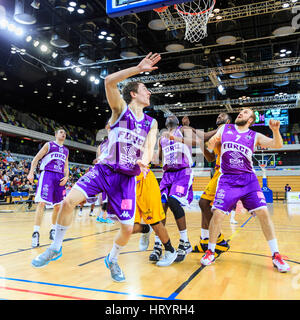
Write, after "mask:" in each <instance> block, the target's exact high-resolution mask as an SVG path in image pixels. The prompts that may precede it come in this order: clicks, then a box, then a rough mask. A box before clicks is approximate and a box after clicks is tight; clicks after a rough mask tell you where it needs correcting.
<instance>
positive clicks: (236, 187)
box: [212, 173, 267, 214]
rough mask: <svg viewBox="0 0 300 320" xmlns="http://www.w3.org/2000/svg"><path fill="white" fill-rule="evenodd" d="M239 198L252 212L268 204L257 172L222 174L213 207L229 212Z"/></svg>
mask: <svg viewBox="0 0 300 320" xmlns="http://www.w3.org/2000/svg"><path fill="white" fill-rule="evenodd" d="M238 200H241V201H242V203H243V206H244V207H245V208H246V209H247V210H248V211H249V212H250V213H252V212H253V211H255V210H256V209H260V208H262V207H266V206H267V203H266V199H265V196H264V194H263V192H262V191H261V188H260V185H259V182H258V179H257V177H256V174H255V173H244V174H240V175H238V174H221V175H220V177H219V180H218V185H217V190H216V195H215V200H214V203H213V206H212V209H219V210H221V211H223V212H224V213H225V214H229V213H230V212H231V210H233V208H234V207H235V205H236V203H237V202H238Z"/></svg>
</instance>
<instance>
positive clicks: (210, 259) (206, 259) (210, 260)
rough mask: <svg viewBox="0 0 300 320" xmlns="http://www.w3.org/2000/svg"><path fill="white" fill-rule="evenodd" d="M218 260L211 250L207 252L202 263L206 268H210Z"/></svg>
mask: <svg viewBox="0 0 300 320" xmlns="http://www.w3.org/2000/svg"><path fill="white" fill-rule="evenodd" d="M215 260H216V258H215V255H214V252H212V251H211V250H207V251H206V252H205V254H204V256H203V257H202V258H201V263H202V264H203V265H204V266H209V265H210V264H212V263H213V262H214V261H215Z"/></svg>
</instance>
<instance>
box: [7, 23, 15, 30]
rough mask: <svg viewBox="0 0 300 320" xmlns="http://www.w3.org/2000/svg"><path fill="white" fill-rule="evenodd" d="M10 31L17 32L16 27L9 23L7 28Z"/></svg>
mask: <svg viewBox="0 0 300 320" xmlns="http://www.w3.org/2000/svg"><path fill="white" fill-rule="evenodd" d="M7 29H8V31H11V32H13V31H15V30H16V26H15V25H14V24H13V23H9V24H8V26H7Z"/></svg>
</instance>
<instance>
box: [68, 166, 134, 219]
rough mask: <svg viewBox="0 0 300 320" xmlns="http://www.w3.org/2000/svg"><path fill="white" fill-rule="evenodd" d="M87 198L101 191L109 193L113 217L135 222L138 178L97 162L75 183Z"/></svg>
mask: <svg viewBox="0 0 300 320" xmlns="http://www.w3.org/2000/svg"><path fill="white" fill-rule="evenodd" d="M73 188H74V189H77V190H79V191H81V192H82V193H83V194H84V195H85V197H86V198H90V197H93V196H95V195H96V194H98V193H100V192H105V193H106V194H109V203H108V208H107V211H108V212H109V213H110V215H111V217H112V218H115V219H116V218H117V219H118V220H119V221H120V222H121V223H123V224H130V225H133V224H134V216H135V207H136V200H135V195H136V178H135V176H128V175H125V174H122V173H119V172H115V171H114V170H113V169H112V168H110V167H109V166H107V165H104V164H96V165H95V166H94V167H93V168H92V169H91V170H90V171H89V172H87V173H86V174H85V175H84V176H82V177H81V178H80V179H79V180H78V181H77V182H76V184H75V185H74V187H73Z"/></svg>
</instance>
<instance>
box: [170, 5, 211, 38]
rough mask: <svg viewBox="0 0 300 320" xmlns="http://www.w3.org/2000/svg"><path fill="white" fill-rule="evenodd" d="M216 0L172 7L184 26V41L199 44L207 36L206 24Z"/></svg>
mask: <svg viewBox="0 0 300 320" xmlns="http://www.w3.org/2000/svg"><path fill="white" fill-rule="evenodd" d="M215 3H216V0H194V1H192V2H184V3H181V4H177V5H174V8H175V9H176V10H177V12H178V14H179V15H180V16H181V17H182V19H184V21H185V24H186V29H185V37H184V39H185V40H188V41H190V42H199V41H200V40H201V39H203V38H205V37H206V36H207V23H208V20H209V18H210V15H211V14H212V11H213V9H214V6H215Z"/></svg>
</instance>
